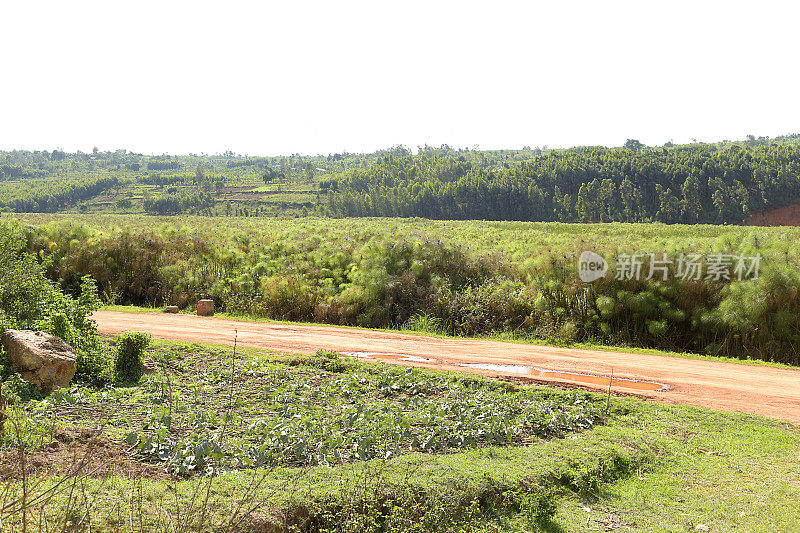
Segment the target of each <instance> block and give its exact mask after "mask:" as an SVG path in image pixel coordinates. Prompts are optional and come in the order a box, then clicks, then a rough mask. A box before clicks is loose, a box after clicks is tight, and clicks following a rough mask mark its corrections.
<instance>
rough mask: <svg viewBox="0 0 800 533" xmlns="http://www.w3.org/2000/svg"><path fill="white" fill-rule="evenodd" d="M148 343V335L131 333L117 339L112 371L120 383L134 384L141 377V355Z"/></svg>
mask: <svg viewBox="0 0 800 533" xmlns="http://www.w3.org/2000/svg"><path fill="white" fill-rule="evenodd" d="M149 343H150V335H148V334H147V333H139V332H136V331H131V332H128V333H123V334H122V335H120V336H119V339H117V353H116V358H115V359H114V370H115V372H116V377H117V381H118V382H120V383H136V382H138V381H139V379H141V377H142V370H143V367H142V354H143V352H144V349H145V348H146V347H147V345H148V344H149Z"/></svg>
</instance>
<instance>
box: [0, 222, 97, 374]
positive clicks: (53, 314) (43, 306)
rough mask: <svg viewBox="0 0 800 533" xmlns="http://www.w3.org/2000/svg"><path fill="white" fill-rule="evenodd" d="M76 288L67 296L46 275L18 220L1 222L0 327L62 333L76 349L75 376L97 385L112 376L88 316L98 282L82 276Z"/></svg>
mask: <svg viewBox="0 0 800 533" xmlns="http://www.w3.org/2000/svg"><path fill="white" fill-rule="evenodd" d="M78 292H79V296H78V297H77V298H72V297H70V296H69V295H67V294H64V293H63V292H61V291H60V290H59V289H58V287H57V286H56V285H55V284H53V283H52V282H50V281H48V280H47V279H46V278H45V274H44V265H42V264H39V263H38V262H37V260H36V258H35V257H34V256H33V255H31V254H29V253H26V252H25V237H24V233H23V231H22V228H21V226H20V224H18V223H17V222H14V221H4V222H0V332H2V331H3V330H5V329H10V328H13V329H31V330H38V331H44V332H46V333H50V334H51V335H56V336H58V337H60V338H62V339H63V340H64V341H65V342H66V343H67V344H69V345H71V346H72V347H74V348H75V351H76V352H77V354H78V357H77V369H76V372H75V379H76V380H77V381H82V382H84V383H88V384H91V385H95V386H102V385H104V384H105V383H108V381H109V379H110V378H111V372H110V368H111V364H110V361H109V358H108V354H107V353H106V349H105V347H104V346H103V344H102V343H101V342H100V339H99V337H98V334H97V327H96V325H95V323H94V322H93V321H91V320H90V319H88V318H87V315H88V314H89V313H91V312H92V311H94V310H96V309H98V308H99V306H100V299H99V298H98V296H97V286H96V285H95V283H94V281H93V280H92V278H91V277H89V276H84V277H83V278H81V280H80V287H79V289H78Z"/></svg>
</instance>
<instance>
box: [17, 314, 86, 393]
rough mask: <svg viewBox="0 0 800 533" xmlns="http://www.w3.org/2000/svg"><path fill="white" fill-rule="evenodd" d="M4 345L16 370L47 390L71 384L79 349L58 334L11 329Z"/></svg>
mask: <svg viewBox="0 0 800 533" xmlns="http://www.w3.org/2000/svg"><path fill="white" fill-rule="evenodd" d="M3 348H4V349H5V351H6V354H7V355H8V358H9V360H10V361H11V366H13V367H14V370H16V371H17V372H19V374H20V375H21V376H22V379H24V380H25V381H27V382H28V383H30V384H31V385H33V386H34V387H36V388H37V389H39V390H40V391H41V392H43V393H49V392H51V391H52V390H54V389H57V388H59V387H67V386H69V382H70V380H71V379H72V376H74V375H75V368H76V365H77V354H76V353H75V349H74V348H73V347H72V346H70V345H69V344H67V343H66V342H64V341H63V340H61V339H60V338H58V337H56V336H55V335H50V334H47V333H42V332H41V331H30V330H20V329H7V330H6V332H5V333H4V334H3Z"/></svg>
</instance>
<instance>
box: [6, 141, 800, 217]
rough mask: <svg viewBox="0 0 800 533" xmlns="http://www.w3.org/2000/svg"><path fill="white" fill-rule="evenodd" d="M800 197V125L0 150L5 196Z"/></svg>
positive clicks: (225, 202)
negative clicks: (343, 147) (583, 139)
mask: <svg viewBox="0 0 800 533" xmlns="http://www.w3.org/2000/svg"><path fill="white" fill-rule="evenodd" d="M798 202H800V135H787V136H782V137H776V138H772V139H770V138H758V139H756V138H754V137H752V136H751V138H749V139H748V140H745V141H738V142H730V141H723V142H720V143H713V144H707V143H694V144H690V145H672V144H671V143H667V144H665V145H663V146H659V147H648V146H645V145H643V144H642V143H640V142H639V141H636V140H634V139H629V140H628V141H627V142H626V143H625V145H624V146H622V147H617V148H606V147H577V148H570V149H549V148H547V147H534V148H530V147H524V148H523V149H521V150H480V149H478V148H477V147H472V148H453V147H450V146H448V145H442V146H439V147H431V146H423V147H418V148H417V149H416V150H415V151H412V150H411V149H409V148H407V147H403V146H394V147H391V148H388V149H386V150H379V151H377V152H373V153H369V154H352V153H341V154H339V153H337V154H328V155H313V156H312V155H301V154H292V155H289V156H273V157H262V156H259V157H251V156H246V155H238V154H234V153H232V152H226V153H224V154H217V155H204V154H201V155H197V154H190V155H183V156H175V155H167V154H163V155H159V156H156V155H143V154H136V153H132V152H128V151H126V150H117V151H114V152H102V151H99V150H96V149H95V150H93V151H92V152H91V153H82V152H77V153H74V154H70V153H66V152H63V151H60V150H54V151H52V152H47V151H34V152H30V151H19V150H17V151H12V152H0V210H6V211H13V212H17V213H23V212H40V213H41V212H44V213H60V212H70V213H89V214H93V213H94V214H99V213H128V214H130V213H134V214H139V213H145V214H150V215H177V214H182V213H187V214H198V215H206V216H250V217H253V216H255V217H271V216H304V215H309V214H318V215H327V216H332V217H364V216H372V217H424V218H430V219H440V220H509V221H511V220H513V221H537V222H550V221H559V222H665V223H670V224H672V223H686V224H696V223H707V224H741V223H743V222H746V221H747V220H748V217H750V215H751V214H752V213H754V212H757V211H768V210H772V209H775V208H779V207H782V206H785V205H790V204H794V203H798Z"/></svg>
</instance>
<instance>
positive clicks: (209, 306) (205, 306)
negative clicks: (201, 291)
mask: <svg viewBox="0 0 800 533" xmlns="http://www.w3.org/2000/svg"><path fill="white" fill-rule="evenodd" d="M197 314H198V315H199V316H211V315H213V314H214V300H200V301H199V302H197Z"/></svg>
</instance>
